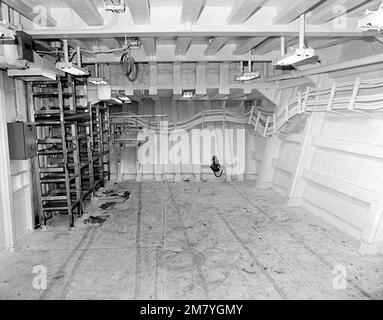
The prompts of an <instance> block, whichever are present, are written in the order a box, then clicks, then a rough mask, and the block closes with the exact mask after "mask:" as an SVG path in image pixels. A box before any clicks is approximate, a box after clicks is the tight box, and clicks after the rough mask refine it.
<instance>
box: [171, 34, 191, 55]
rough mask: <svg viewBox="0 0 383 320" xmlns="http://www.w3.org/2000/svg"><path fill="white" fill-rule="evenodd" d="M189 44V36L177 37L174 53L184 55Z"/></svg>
mask: <svg viewBox="0 0 383 320" xmlns="http://www.w3.org/2000/svg"><path fill="white" fill-rule="evenodd" d="M190 44H191V38H177V43H176V49H175V55H176V56H184V55H186V53H187V52H188V50H189V48H190Z"/></svg>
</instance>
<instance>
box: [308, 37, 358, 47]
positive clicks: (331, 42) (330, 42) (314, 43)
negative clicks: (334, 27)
mask: <svg viewBox="0 0 383 320" xmlns="http://www.w3.org/2000/svg"><path fill="white" fill-rule="evenodd" d="M350 40H351V39H349V38H338V39H327V40H324V39H322V40H320V39H319V40H309V41H308V45H309V46H310V47H312V48H314V49H317V50H319V49H324V48H329V47H333V46H337V45H339V44H343V43H345V42H348V41H350Z"/></svg>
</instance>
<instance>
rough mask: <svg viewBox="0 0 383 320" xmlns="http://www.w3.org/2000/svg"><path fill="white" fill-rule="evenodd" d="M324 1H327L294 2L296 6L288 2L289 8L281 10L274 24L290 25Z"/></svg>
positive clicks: (302, 0) (301, 0) (308, 0)
mask: <svg viewBox="0 0 383 320" xmlns="http://www.w3.org/2000/svg"><path fill="white" fill-rule="evenodd" d="M324 1H325V0H300V1H294V4H292V3H291V2H288V6H287V7H284V8H282V9H280V12H279V13H278V15H277V16H276V17H275V18H274V19H273V23H275V24H288V23H290V22H292V21H294V20H296V19H297V18H298V17H299V16H300V15H302V14H303V13H306V12H308V11H310V10H311V9H313V8H314V7H315V6H316V5H318V4H320V3H322V2H324Z"/></svg>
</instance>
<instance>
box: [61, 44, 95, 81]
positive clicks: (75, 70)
mask: <svg viewBox="0 0 383 320" xmlns="http://www.w3.org/2000/svg"><path fill="white" fill-rule="evenodd" d="M63 49H64V61H61V62H57V63H56V68H57V69H58V70H60V71H63V72H66V73H69V74H72V75H74V76H88V75H89V70H88V69H84V68H81V49H80V48H77V59H78V63H77V64H74V63H73V62H70V61H69V46H68V40H63Z"/></svg>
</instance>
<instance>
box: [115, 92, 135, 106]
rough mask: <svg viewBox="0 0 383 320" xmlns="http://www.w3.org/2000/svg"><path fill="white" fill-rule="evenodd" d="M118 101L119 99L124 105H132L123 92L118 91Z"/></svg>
mask: <svg viewBox="0 0 383 320" xmlns="http://www.w3.org/2000/svg"><path fill="white" fill-rule="evenodd" d="M118 99H120V100H121V101H123V102H124V103H132V100H130V98H129V97H128V96H127V95H126V92H125V90H119V91H118Z"/></svg>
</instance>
